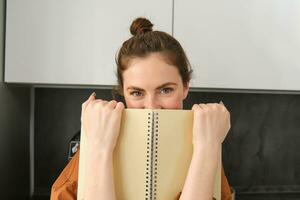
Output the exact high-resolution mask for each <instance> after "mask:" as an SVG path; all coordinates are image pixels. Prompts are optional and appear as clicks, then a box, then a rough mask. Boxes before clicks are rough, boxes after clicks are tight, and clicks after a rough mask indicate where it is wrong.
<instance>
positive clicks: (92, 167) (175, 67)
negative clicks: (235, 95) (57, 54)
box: [51, 18, 231, 200]
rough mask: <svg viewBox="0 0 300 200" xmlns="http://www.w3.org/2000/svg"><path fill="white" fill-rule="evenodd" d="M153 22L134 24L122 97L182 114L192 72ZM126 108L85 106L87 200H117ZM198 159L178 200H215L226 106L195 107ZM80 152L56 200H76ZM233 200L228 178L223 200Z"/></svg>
mask: <svg viewBox="0 0 300 200" xmlns="http://www.w3.org/2000/svg"><path fill="white" fill-rule="evenodd" d="M152 26H153V25H152V24H151V22H150V21H149V20H147V19H144V18H138V19H136V20H134V21H133V23H132V25H131V27H130V32H131V33H132V35H133V36H132V37H131V38H130V39H128V40H127V41H125V42H124V43H123V45H122V47H121V49H120V51H119V54H118V57H117V60H116V61H117V66H118V69H117V72H118V73H117V75H118V91H119V92H120V94H122V95H123V96H124V99H125V102H126V105H127V107H128V108H142V109H143V108H149V109H182V106H183V100H184V99H185V98H186V97H187V95H188V90H189V81H190V78H191V69H190V67H189V62H188V59H187V57H186V55H185V53H184V51H183V49H182V47H181V45H180V44H179V43H178V42H177V41H176V40H175V39H174V38H173V37H172V36H170V35H169V34H167V33H164V32H160V31H152ZM124 107H125V106H124V104H123V103H122V102H117V101H115V100H112V101H105V100H101V99H96V95H95V93H93V94H92V95H91V96H90V97H89V99H88V100H87V101H86V102H84V103H83V104H82V114H81V122H82V124H83V128H84V130H85V132H86V134H87V144H88V145H87V146H88V149H87V164H86V165H87V174H86V194H85V199H86V200H90V199H105V200H110V199H115V198H116V196H115V191H114V183H113V158H112V156H113V150H114V148H115V145H116V141H117V138H118V135H119V129H120V123H121V115H122V111H123V110H124ZM192 110H193V111H194V126H193V156H192V161H191V164H190V168H189V171H188V174H187V177H186V181H185V184H184V187H183V190H182V193H181V195H179V196H178V197H174V199H175V198H176V199H179V198H180V199H182V200H184V199H188V200H194V199H197V200H199V199H212V194H213V186H214V178H215V175H216V171H217V166H218V161H219V160H220V155H221V144H222V142H223V141H224V139H225V137H226V135H227V133H228V131H229V129H230V114H229V112H228V111H227V109H226V108H225V106H224V105H223V104H216V103H211V104H195V105H193V107H192ZM77 174H78V152H77V155H76V156H75V157H74V158H73V159H72V161H71V162H70V163H69V164H68V166H67V167H66V168H65V169H64V171H63V172H62V174H61V175H60V177H59V178H58V179H57V180H56V182H55V183H54V185H53V186H52V193H51V199H52V200H56V199H76V193H77V178H78V177H77V176H78V175H77ZM228 199H231V193H230V188H229V185H228V182H227V179H226V177H225V175H224V172H222V200H228Z"/></svg>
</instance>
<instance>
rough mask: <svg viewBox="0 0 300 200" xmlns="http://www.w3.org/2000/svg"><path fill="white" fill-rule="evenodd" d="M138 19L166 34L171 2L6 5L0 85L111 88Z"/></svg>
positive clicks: (61, 0) (29, 1)
mask: <svg viewBox="0 0 300 200" xmlns="http://www.w3.org/2000/svg"><path fill="white" fill-rule="evenodd" d="M139 16H145V17H147V18H149V19H150V20H151V21H152V23H153V24H154V29H159V30H163V31H166V32H168V33H171V31H172V0H167V1H160V0H152V1H147V0H126V1H117V0H111V1H100V0H72V1H70V0H42V1H41V0H26V1H19V0H9V1H7V17H6V52H5V81H6V82H18V83H39V84H76V85H77V84H78V85H114V84H116V82H117V81H116V77H115V72H116V64H115V56H116V53H117V50H118V49H119V48H120V47H121V45H122V42H123V41H125V40H126V39H128V38H129V37H130V33H129V27H130V24H131V22H132V21H133V20H134V19H135V18H136V17H139Z"/></svg>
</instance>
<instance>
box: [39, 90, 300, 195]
mask: <svg viewBox="0 0 300 200" xmlns="http://www.w3.org/2000/svg"><path fill="white" fill-rule="evenodd" d="M93 91H96V93H97V98H102V99H111V98H112V95H111V91H110V90H89V89H57V88H54V89H49V88H36V89H35V146H34V148H35V166H34V167H35V180H34V181H35V194H36V195H45V196H47V195H49V193H50V188H51V185H52V184H53V182H54V181H55V179H56V178H57V177H58V175H59V173H60V172H61V171H62V169H63V168H64V166H65V165H66V164H67V162H68V160H67V155H68V143H69V141H70V139H71V138H72V137H73V136H74V134H75V133H76V132H77V131H78V130H79V129H80V112H81V104H82V103H83V102H84V101H85V100H86V99H87V98H88V96H89V95H90V94H91V93H92V92H93ZM220 100H222V101H223V103H224V104H225V106H226V107H227V109H228V110H229V111H230V113H231V129H230V132H229V133H228V136H227V138H226V140H225V142H224V144H223V152H222V153H223V158H222V159H223V166H224V169H225V173H226V175H227V177H228V180H229V182H230V185H231V186H233V187H234V188H235V189H236V191H237V197H238V198H237V199H277V198H275V197H274V196H277V197H278V199H285V198H284V196H286V197H287V196H289V197H290V198H289V199H300V153H299V152H300V143H299V141H300V123H299V122H300V95H287V94H284V95H283V94H247V93H215V92H190V94H189V96H188V98H187V100H186V101H185V102H184V108H185V109H190V108H191V107H192V105H193V104H194V103H208V102H217V103H218V102H219V101H220ZM268 195H269V196H268ZM279 197H280V198H279Z"/></svg>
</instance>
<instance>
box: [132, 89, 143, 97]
mask: <svg viewBox="0 0 300 200" xmlns="http://www.w3.org/2000/svg"><path fill="white" fill-rule="evenodd" d="M129 94H130V95H131V96H134V97H140V96H143V93H142V92H141V91H138V90H136V91H132V92H130V93H129Z"/></svg>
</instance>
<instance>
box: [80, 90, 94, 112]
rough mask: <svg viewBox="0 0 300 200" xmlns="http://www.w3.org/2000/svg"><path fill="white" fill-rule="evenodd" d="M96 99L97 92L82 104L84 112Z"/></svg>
mask: <svg viewBox="0 0 300 200" xmlns="http://www.w3.org/2000/svg"><path fill="white" fill-rule="evenodd" d="M95 99H96V92H93V93H92V94H91V95H90V96H89V98H88V100H87V101H85V102H84V103H83V104H82V111H84V110H85V109H86V107H87V105H88V104H89V103H90V102H92V101H94V100H95Z"/></svg>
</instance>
